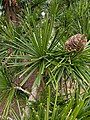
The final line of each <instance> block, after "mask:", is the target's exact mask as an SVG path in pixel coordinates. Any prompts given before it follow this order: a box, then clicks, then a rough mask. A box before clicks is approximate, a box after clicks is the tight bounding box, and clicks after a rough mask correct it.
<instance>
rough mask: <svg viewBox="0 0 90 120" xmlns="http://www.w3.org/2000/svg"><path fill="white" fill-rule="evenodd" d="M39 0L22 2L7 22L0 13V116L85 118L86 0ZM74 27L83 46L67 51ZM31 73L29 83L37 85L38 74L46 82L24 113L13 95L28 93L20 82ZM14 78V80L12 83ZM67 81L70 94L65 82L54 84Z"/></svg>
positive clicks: (89, 65)
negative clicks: (83, 38) (18, 12)
mask: <svg viewBox="0 0 90 120" xmlns="http://www.w3.org/2000/svg"><path fill="white" fill-rule="evenodd" d="M45 1H46V0H42V1H40V0H37V1H35V0H33V1H32V2H31V3H28V4H26V5H25V7H24V9H23V10H22V12H21V15H19V20H20V21H18V24H15V23H12V22H10V23H8V22H7V21H6V20H5V19H4V17H3V16H2V17H1V18H0V19H1V20H0V66H1V68H3V69H0V91H1V93H2V94H0V96H1V98H2V99H3V100H4V99H5V100H6V104H5V107H4V111H3V114H2V118H3V119H7V117H8V116H9V115H12V116H13V117H14V118H15V120H22V119H23V118H22V117H21V116H23V115H22V114H24V119H25V120H33V119H35V120H40V119H41V120H49V119H50V120H75V119H79V120H84V119H88V118H89V113H90V108H89V101H90V100H89V87H90V44H89V39H90V29H89V28H90V4H89V0H79V1H78V0H75V1H70V0H64V1H62V0H51V2H50V3H47V2H45ZM42 12H44V13H45V15H44V16H43V15H42ZM77 33H81V34H85V35H86V36H87V38H88V42H87V44H86V46H85V49H84V50H83V51H80V52H75V51H73V52H67V51H66V50H65V42H66V40H67V39H68V38H69V37H70V36H72V35H75V34H77ZM33 73H35V75H36V78H35V81H34V84H33V88H34V87H39V86H40V84H41V82H42V80H43V81H44V83H46V85H47V86H48V85H50V86H49V87H47V89H46V91H44V95H43V96H42V97H41V98H40V100H38V101H37V102H36V103H33V102H29V105H28V106H29V107H30V116H27V115H26V113H25V112H26V111H24V110H23V109H21V106H22V105H21V104H20V103H21V102H20V100H19V98H18V95H19V94H20V95H22V96H23V97H24V100H26V99H28V97H29V95H30V91H28V90H27V89H24V85H25V84H26V83H27V81H28V79H29V78H30V77H31V76H32V74H33ZM17 78H18V80H20V81H19V83H18V84H16V79H17ZM69 81H71V82H72V83H74V93H73V92H72V93H71V94H69V93H68V90H66V91H64V90H63V89H66V88H65V86H64V88H63V86H62V85H61V86H59V84H60V83H61V84H62V83H63V84H64V83H66V82H69ZM59 87H60V91H59ZM51 88H52V89H51ZM80 89H81V90H82V91H83V93H82V94H81V93H80V92H82V91H80ZM62 90H63V92H62ZM59 92H60V95H59ZM84 92H85V93H84ZM14 100H16V101H17V105H16V106H17V107H18V110H19V114H18V113H17V112H16V111H15V110H14V108H12V110H11V105H12V103H13V101H14ZM10 110H11V111H10ZM86 111H87V113H85V112H86ZM28 117H29V118H28Z"/></svg>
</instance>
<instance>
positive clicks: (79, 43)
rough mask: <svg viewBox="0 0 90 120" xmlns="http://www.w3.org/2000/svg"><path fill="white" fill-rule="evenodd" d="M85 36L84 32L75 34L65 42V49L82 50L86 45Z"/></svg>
mask: <svg viewBox="0 0 90 120" xmlns="http://www.w3.org/2000/svg"><path fill="white" fill-rule="evenodd" d="M86 42H87V37H86V36H85V35H84V34H76V35H74V36H72V37H70V38H69V39H68V40H67V41H66V42H65V49H66V50H67V51H69V52H70V51H82V50H83V49H84V47H85V45H86Z"/></svg>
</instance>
